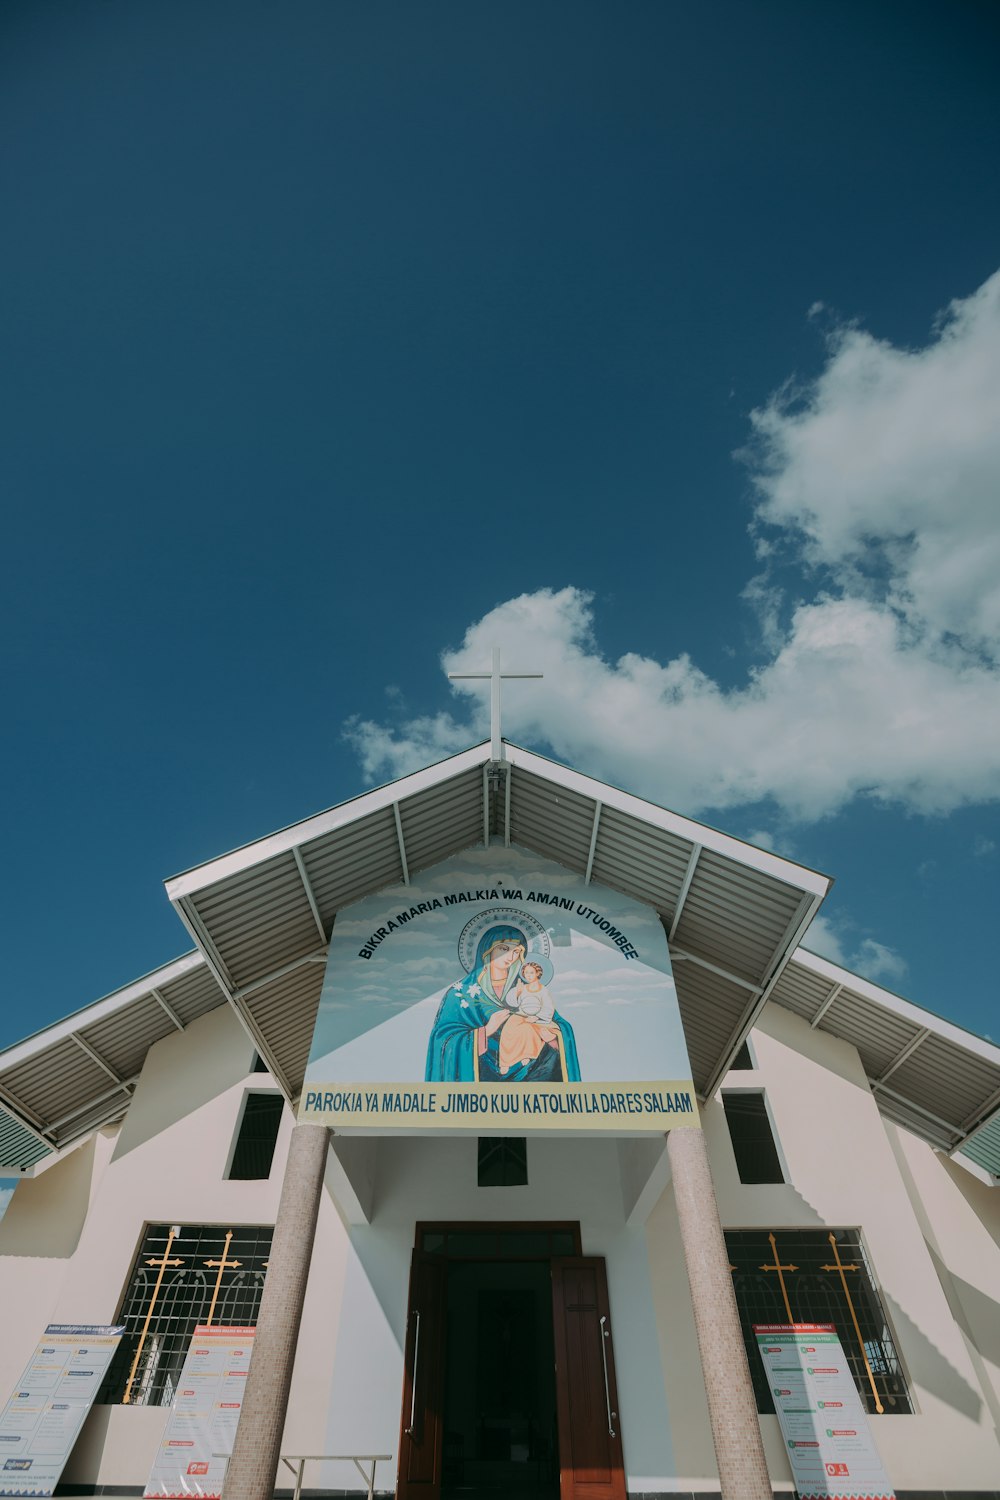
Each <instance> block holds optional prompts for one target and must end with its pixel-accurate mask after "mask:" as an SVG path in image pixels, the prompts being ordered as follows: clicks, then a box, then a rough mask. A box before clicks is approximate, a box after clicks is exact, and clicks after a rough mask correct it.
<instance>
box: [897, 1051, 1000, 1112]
mask: <svg viewBox="0 0 1000 1500" xmlns="http://www.w3.org/2000/svg"><path fill="white" fill-rule="evenodd" d="M889 1082H890V1083H891V1084H892V1087H893V1089H895V1090H896V1092H897V1093H900V1094H910V1095H912V1096H913V1097H914V1098H918V1099H920V1101H921V1103H923V1104H925V1105H926V1107H927V1108H928V1109H930V1110H932V1111H933V1112H934V1114H936V1115H939V1116H940V1117H941V1118H942V1119H944V1120H948V1121H949V1122H954V1124H955V1125H956V1126H959V1127H960V1126H961V1125H962V1122H963V1121H964V1120H966V1119H968V1117H969V1116H970V1115H971V1114H974V1112H975V1110H976V1108H977V1105H979V1104H980V1103H981V1101H982V1100H983V1099H984V1098H986V1097H988V1096H989V1095H991V1094H995V1093H996V1090H997V1089H998V1088H1000V1068H997V1067H994V1066H992V1065H991V1064H990V1063H989V1062H987V1061H986V1060H985V1059H984V1058H979V1057H974V1056H970V1055H969V1053H968V1052H963V1051H961V1050H960V1049H959V1048H958V1047H956V1046H954V1044H953V1043H951V1042H949V1041H947V1040H945V1038H944V1037H936V1036H929V1037H927V1038H926V1039H925V1040H924V1041H922V1042H921V1043H920V1046H919V1047H918V1048H917V1049H916V1051H915V1052H914V1053H912V1055H911V1056H910V1057H908V1058H907V1060H906V1062H904V1063H902V1064H901V1065H900V1066H899V1067H898V1068H897V1069H896V1070H895V1071H894V1072H893V1074H892V1076H891V1078H890V1079H889Z"/></svg>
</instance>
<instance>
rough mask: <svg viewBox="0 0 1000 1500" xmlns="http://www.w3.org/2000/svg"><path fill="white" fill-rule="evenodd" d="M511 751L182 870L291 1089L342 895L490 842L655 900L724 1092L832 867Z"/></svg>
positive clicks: (698, 1075) (179, 896)
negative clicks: (819, 868) (795, 858)
mask: <svg viewBox="0 0 1000 1500" xmlns="http://www.w3.org/2000/svg"><path fill="white" fill-rule="evenodd" d="M505 757H506V758H505V760H504V761H503V762H500V763H497V762H495V761H491V759H490V746H489V743H488V742H486V743H484V744H482V745H477V746H475V747H474V748H473V749H472V750H467V751H465V752H464V753H463V754H461V755H456V756H453V757H451V758H450V759H449V760H445V761H442V762H440V763H439V764H438V765H436V766H431V767H429V768H428V769H426V770H423V771H418V772H417V773H415V774H414V775H412V776H406V777H403V778H402V779H401V780H399V781H395V782H392V783H391V784H390V785H388V786H384V787H380V788H379V789H378V790H376V791H373V792H368V793H366V794H365V795H364V796H362V797H357V798H355V799H354V800H353V801H352V802H346V803H343V804H342V805H341V806H340V807H335V808H332V809H331V810H330V811H329V812H324V813H319V814H318V815H317V816H316V817H314V818H309V819H307V820H306V821H305V822H303V823H297V824H295V825H294V826H292V827H291V828H286V829H283V830H282V831H281V832H280V833H276V834H272V835H271V836H270V837H269V838H266V839H260V840H258V841H257V842H256V843H253V844H248V845H247V846H246V847H245V848H243V849H237V850H235V851H234V852H233V853H231V854H225V855H223V856H222V857H221V858H220V859H215V860H211V861H210V862H209V863H207V864H204V865H200V866H199V867H198V868H197V869H194V870H189V871H187V873H185V874H183V875H178V876H176V877H175V878H174V879H172V880H168V881H167V892H168V894H169V896H170V899H171V901H173V903H174V905H175V907H176V908H177V911H178V913H179V914H180V917H181V919H182V921H183V922H184V923H185V925H186V927H187V928H188V931H189V932H190V933H191V936H192V937H193V938H194V940H195V942H196V943H197V944H198V947H199V948H200V949H201V951H202V952H203V953H204V955H205V958H206V959H207V961H208V964H209V966H210V967H211V969H212V971H213V973H214V974H215V976H216V978H217V979H218V981H219V984H220V986H221V988H222V989H223V991H224V992H225V994H226V996H227V998H228V999H229V1001H230V1003H231V1004H232V1005H233V1007H234V1009H235V1010H236V1012H237V1014H238V1015H239V1017H240V1019H241V1021H242V1022H243V1024H244V1026H245V1027H246V1029H247V1031H248V1033H249V1034H250V1036H251V1037H252V1038H253V1040H254V1043H255V1045H256V1046H257V1048H258V1050H259V1051H260V1053H261V1055H262V1057H264V1058H265V1059H266V1061H267V1062H268V1064H269V1066H270V1068H271V1071H272V1073H273V1074H274V1076H275V1077H276V1078H277V1079H279V1081H280V1082H281V1083H282V1084H283V1086H284V1087H285V1089H286V1090H287V1092H288V1094H289V1096H290V1097H295V1096H296V1095H297V1094H298V1092H299V1090H300V1088H301V1087H302V1079H303V1075H304V1072H305V1065H306V1061H307V1058H308V1053H309V1042H310V1039H311V1036H312V1030H313V1023H314V1021H315V1016H316V1009H317V1006H318V1004H319V995H320V988H321V986H322V981H323V965H324V962H325V957H326V946H327V943H328V941H329V935H330V932H331V931H332V928H333V923H334V920H335V919H336V915H337V912H338V910H339V909H340V907H342V906H344V905H347V904H349V903H351V902H354V901H357V900H358V899H359V898H360V897H362V896H364V895H367V894H368V893H369V892H373V891H377V890H380V889H382V888H383V887H385V886H388V885H392V884H395V883H397V882H399V881H403V882H409V881H410V880H411V879H412V878H413V877H414V876H415V875H416V874H417V873H418V872H419V871H420V870H423V869H427V868H428V867H430V866H431V865H435V864H438V863H439V862H440V861H441V860H443V859H446V858H447V857H448V856H449V855H451V854H455V853H458V852H459V851H461V850H462V849H466V848H468V847H469V846H470V845H472V844H476V843H481V842H483V841H484V840H489V839H490V838H494V839H498V840H502V841H503V842H504V843H514V844H518V845H520V846H521V847H522V848H525V849H528V850H530V851H532V852H533V853H535V854H539V855H541V856H543V857H545V858H548V859H553V860H557V861H558V862H559V863H561V864H563V865H565V866H566V867H567V868H568V869H571V870H576V871H578V872H579V875H580V878H581V880H582V881H584V882H590V881H591V880H594V881H598V882H599V883H600V884H602V885H606V886H611V887H612V888H614V889H615V890H619V891H624V892H625V893H627V894H628V895H632V896H635V897H637V898H638V900H640V901H643V902H645V903H647V904H648V905H650V906H653V907H655V909H656V910H657V911H658V912H659V913H660V914H661V916H662V918H663V921H664V923H665V925H666V927H667V930H668V932H669V934H670V943H671V950H672V952H673V956H674V960H675V978H676V981H677V989H678V994H679V997H680V1007H681V1015H682V1018H683V1021H684V1027H685V1031H686V1034H687V1042H688V1051H689V1054H690V1057H691V1065H692V1073H693V1077H694V1080H695V1085H696V1087H697V1088H698V1090H699V1091H700V1092H702V1093H705V1092H711V1091H712V1090H713V1089H714V1088H715V1086H716V1084H717V1082H718V1080H719V1079H720V1078H721V1077H722V1076H723V1075H724V1073H725V1072H726V1071H727V1069H728V1066H729V1063H730V1061H731V1059H732V1057H733V1056H734V1055H735V1053H736V1051H737V1050H738V1048H739V1046H740V1044H741V1042H742V1040H743V1037H744V1036H745V1035H746V1033H747V1031H748V1030H749V1029H750V1027H751V1025H752V1024H753V1021H754V1019H755V1018H756V1016H757V1015H758V1014H759V1013H760V1011H761V1009H762V1008H763V1006H764V1004H765V1003H766V1000H767V996H768V994H769V992H770V990H771V988H772V986H773V985H774V983H775V981H776V979H777V977H778V975H779V974H780V972H781V969H782V966H783V965H784V964H785V962H786V961H787V959H788V956H789V954H790V953H791V952H792V951H793V950H794V948H795V947H796V945H797V943H798V941H799V938H800V937H801V936H802V933H803V932H804V931H805V929H806V927H807V926H808V924H809V922H810V921H811V920H812V917H813V915H814V913H815V912H816V910H817V908H818V906H819V904H820V902H821V901H822V899H823V897H824V896H825V895H826V892H827V890H828V889H829V886H830V881H829V879H828V878H827V877H826V876H825V875H819V874H817V873H816V872H815V871H813V870H807V869H805V868H804V867H803V866H801V865H797V864H794V863H793V862H792V861H791V860H786V859H782V858H780V857H779V856H778V855H775V854H771V853H770V852H768V851H767V850H763V849H756V848H754V847H753V846H752V845H749V844H744V843H742V842H741V841H740V840H739V839H735V838H731V837H730V836H729V835H727V834H723V833H719V832H717V831H716V830H715V829H712V828H708V827H706V826H705V825H704V824H702V823H696V822H694V821H693V820H692V819H690V818H684V817H681V816H680V815H679V814H677V813H672V812H667V811H666V810H665V809H664V808H661V807H656V806H655V805H654V804H653V803H651V802H645V801H643V800H642V799H641V798H639V797H633V796H630V795H629V794H628V793H626V792H621V791H618V790H617V789H616V788H614V787H610V786H607V785H605V784H604V783H603V782H600V781H595V780H594V779H593V778H592V777H589V776H582V775H580V774H579V773H578V772H576V771H571V770H569V769H568V768H567V767H565V766H561V765H558V764H556V763H555V762H553V761H549V760H546V759H544V757H542V756H540V755H535V754H533V753H531V752H530V751H527V750H522V749H519V748H518V747H517V746H514V745H505Z"/></svg>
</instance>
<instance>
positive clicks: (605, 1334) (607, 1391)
mask: <svg viewBox="0 0 1000 1500" xmlns="http://www.w3.org/2000/svg"><path fill="white" fill-rule="evenodd" d="M607 1321H608V1320H607V1318H605V1317H602V1318H601V1363H602V1364H603V1366H604V1400H605V1401H606V1403H607V1407H608V1437H615V1436H616V1433H615V1428H614V1420H613V1419H614V1417H615V1416H616V1413H615V1412H613V1411H612V1410H611V1387H610V1386H609V1385H608V1351H607V1350H606V1349H605V1347H604V1340H605V1339H609V1338H610V1337H611V1330H610V1328H605V1326H604V1325H605V1323H606V1322H607Z"/></svg>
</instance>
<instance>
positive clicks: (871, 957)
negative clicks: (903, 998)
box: [803, 916, 907, 983]
mask: <svg viewBox="0 0 1000 1500" xmlns="http://www.w3.org/2000/svg"><path fill="white" fill-rule="evenodd" d="M803 946H804V947H806V948H808V949H809V951H810V952H811V953H818V954H819V955H820V957H821V958H828V959H829V960H830V962H831V963H835V964H840V966H841V968H844V969H849V970H850V971H851V973H852V974H862V975H863V976H864V977H865V978H866V979H871V980H872V981H873V982H875V983H878V982H880V981H885V982H887V983H892V982H896V981H898V980H901V979H902V978H903V977H904V975H905V974H906V970H907V964H906V960H905V959H904V958H903V957H902V955H901V954H899V953H897V952H896V950H895V948H890V947H889V946H888V944H886V943H879V942H877V941H876V940H875V938H870V937H867V938H862V940H861V942H860V943H858V945H857V947H856V948H853V951H849V946H848V939H847V935H846V930H845V924H841V923H838V922H837V921H836V919H832V918H830V917H825V916H819V917H814V918H813V920H812V922H811V923H810V926H809V931H808V932H807V933H806V937H805V943H804V945H803Z"/></svg>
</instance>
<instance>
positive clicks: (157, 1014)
mask: <svg viewBox="0 0 1000 1500" xmlns="http://www.w3.org/2000/svg"><path fill="white" fill-rule="evenodd" d="M218 993H219V992H218V989H216V994H218ZM221 999H222V996H221V995H219V1000H220V1001H221ZM175 1030H176V1028H175V1026H174V1024H173V1022H172V1021H171V1020H170V1017H169V1016H168V1015H167V1013H166V1011H165V1010H164V1009H163V1007H162V1006H161V1005H158V1004H157V1003H156V1001H155V1000H154V999H153V997H152V996H151V995H150V996H148V997H147V998H145V999H142V1000H137V1001H135V1002H134V1003H133V1004H132V1005H129V1006H127V1007H126V1008H125V1009H124V1010H121V1011H119V1012H118V1014H117V1015H114V1016H106V1017H105V1018H104V1019H103V1020H102V1021H99V1022H98V1023H97V1024H96V1025H94V1026H85V1027H83V1028H82V1029H81V1031H80V1033H79V1034H80V1036H82V1037H83V1040H84V1041H85V1042H86V1043H87V1044H88V1045H89V1046H91V1047H93V1049H94V1051H95V1052H96V1053H97V1054H98V1056H99V1057H102V1058H103V1059H104V1061H105V1062H106V1063H107V1064H108V1065H109V1066H110V1067H112V1068H113V1069H114V1070H115V1072H116V1073H117V1074H118V1076H119V1077H120V1078H131V1077H132V1076H133V1074H136V1073H139V1072H141V1070H142V1065H143V1062H144V1061H145V1058H146V1053H147V1052H148V1051H149V1049H150V1047H152V1045H153V1043H154V1042H158V1041H160V1040H161V1039H162V1038H163V1037H165V1036H169V1035H171V1034H172V1033H173V1032H174V1031H175Z"/></svg>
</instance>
